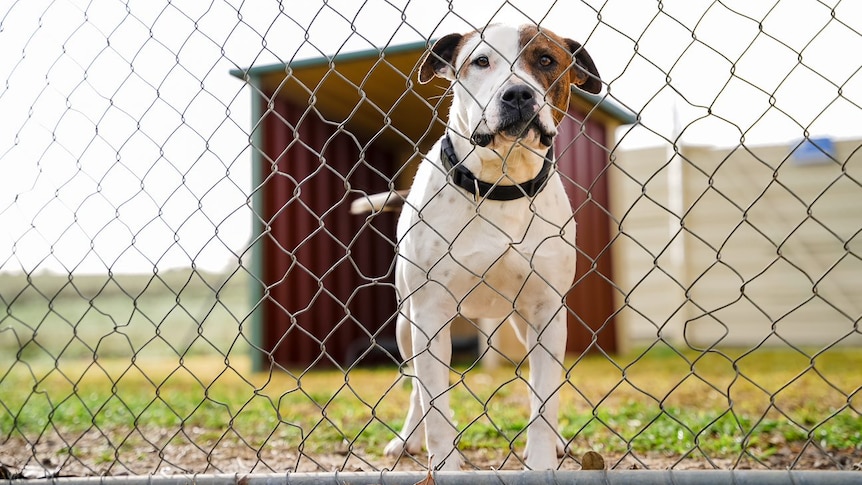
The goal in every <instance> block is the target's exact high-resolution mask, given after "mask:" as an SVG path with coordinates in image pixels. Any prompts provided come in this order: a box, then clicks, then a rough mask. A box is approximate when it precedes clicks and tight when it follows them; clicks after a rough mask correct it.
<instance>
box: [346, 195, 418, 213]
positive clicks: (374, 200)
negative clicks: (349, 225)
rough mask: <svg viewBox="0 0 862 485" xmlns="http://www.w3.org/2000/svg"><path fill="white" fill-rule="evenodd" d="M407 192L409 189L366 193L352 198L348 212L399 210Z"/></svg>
mask: <svg viewBox="0 0 862 485" xmlns="http://www.w3.org/2000/svg"><path fill="white" fill-rule="evenodd" d="M408 192H409V190H395V191H392V192H380V193H379V194H371V195H366V196H365V197H361V198H359V199H356V200H354V201H353V202H352V203H351V204H350V213H351V214H367V213H369V212H371V213H377V212H401V207H402V206H403V205H404V199H406V198H407V193H408Z"/></svg>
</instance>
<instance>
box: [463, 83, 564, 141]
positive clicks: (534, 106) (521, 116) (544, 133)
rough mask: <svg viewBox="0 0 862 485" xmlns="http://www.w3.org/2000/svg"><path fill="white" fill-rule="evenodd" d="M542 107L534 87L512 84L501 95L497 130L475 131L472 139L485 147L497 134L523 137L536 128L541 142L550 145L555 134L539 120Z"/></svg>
mask: <svg viewBox="0 0 862 485" xmlns="http://www.w3.org/2000/svg"><path fill="white" fill-rule="evenodd" d="M540 108H541V107H540V105H539V102H538V100H537V99H536V92H535V91H534V90H533V89H532V88H530V87H529V86H526V85H523V84H518V85H514V86H511V87H509V88H507V89H506V90H505V91H503V94H502V96H500V122H499V126H498V127H497V128H496V130H494V132H493V133H478V132H477V133H474V134H473V136H472V137H471V139H472V141H473V143H475V144H476V145H479V146H481V147H485V146H488V145H489V144H490V143H491V142H492V141H493V140H494V137H495V136H496V135H497V134H503V135H506V136H508V137H510V138H521V137H523V136H524V135H526V134H527V133H528V132H529V131H530V130H536V133H537V134H538V135H539V142H540V143H542V144H543V145H544V146H546V147H550V146H551V145H552V144H553V142H554V135H555V134H554V133H551V132H550V130H548V129H546V128H545V127H544V126H543V125H542V123H541V122H540V121H539V110H540Z"/></svg>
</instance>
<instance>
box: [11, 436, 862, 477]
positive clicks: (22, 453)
mask: <svg viewBox="0 0 862 485" xmlns="http://www.w3.org/2000/svg"><path fill="white" fill-rule="evenodd" d="M70 445H72V446H71V447H70ZM70 449H71V450H72V451H70ZM119 449H120V451H116V450H117V447H114V446H112V445H111V444H109V443H108V442H107V440H106V438H105V437H104V436H101V435H99V434H97V433H88V434H85V435H82V436H79V437H77V438H76V440H75V441H74V442H71V443H70V442H69V441H67V440H61V439H45V440H42V441H41V442H40V443H38V444H37V445H36V446H35V447H34V446H32V445H30V444H28V443H27V442H25V441H24V440H22V439H15V438H10V439H7V440H6V441H5V442H3V443H2V444H0V464H2V469H0V479H2V478H7V479H8V478H13V479H14V478H42V477H53V476H74V477H80V476H127V475H148V474H158V475H172V474H182V473H213V474H215V473H240V474H244V473H285V472H333V471H345V472H360V471H365V472H371V471H380V470H396V471H421V470H424V469H425V459H426V458H425V457H424V456H422V457H415V458H414V457H402V458H401V459H400V460H397V461H396V460H394V459H390V458H387V457H381V456H380V455H379V454H378V453H377V452H375V453H371V452H369V451H368V450H364V449H361V448H354V449H352V450H351V449H349V447H348V446H346V445H342V446H334V447H333V450H332V452H330V453H315V454H306V453H301V452H299V451H298V450H296V449H293V450H290V449H286V448H285V449H282V448H281V447H280V446H279V444H278V443H271V444H269V445H267V446H266V447H265V448H264V449H263V450H261V451H257V450H256V449H253V448H252V447H250V446H247V445H245V444H243V443H241V442H236V443H230V444H228V443H227V442H221V443H220V444H219V445H218V446H215V447H211V448H210V449H209V450H208V449H206V448H205V447H204V446H202V445H200V444H192V443H186V444H178V445H169V446H166V447H164V448H163V449H161V451H160V450H159V449H158V447H156V446H154V445H153V444H152V443H146V442H142V443H139V444H135V445H130V444H129V443H126V444H123V445H122V446H120V447H119ZM375 451H376V450H375ZM583 451H586V450H583ZM583 451H580V452H579V453H583ZM463 454H464V457H465V461H466V462H467V463H468V464H467V465H465V467H464V470H492V469H496V470H501V469H503V470H505V469H514V470H519V469H522V468H523V463H522V462H521V459H520V458H519V456H518V455H517V452H510V451H509V450H497V449H493V450H492V449H481V450H467V451H465V452H463ZM603 458H604V462H605V467H606V468H608V469H653V470H655V469H675V470H687V469H731V468H735V469H779V470H780V469H788V468H791V469H800V470H802V469H806V470H810V469H816V470H862V450H860V449H856V450H844V451H836V450H829V451H824V450H821V449H819V448H818V447H817V446H814V445H813V444H809V445H808V446H807V447H802V448H794V449H792V448H789V447H787V448H783V449H779V450H778V451H777V452H775V453H773V454H771V456H769V457H767V458H760V459H759V460H758V459H755V458H754V457H752V456H749V455H742V456H741V457H736V458H733V459H729V458H722V459H714V458H710V459H707V458H706V457H704V456H703V454H697V455H695V454H692V456H689V457H680V456H663V455H661V454H628V455H621V454H605V455H604V456H603ZM560 469H564V470H578V469H581V463H580V459H579V458H578V457H574V456H566V457H564V458H563V459H561V464H560Z"/></svg>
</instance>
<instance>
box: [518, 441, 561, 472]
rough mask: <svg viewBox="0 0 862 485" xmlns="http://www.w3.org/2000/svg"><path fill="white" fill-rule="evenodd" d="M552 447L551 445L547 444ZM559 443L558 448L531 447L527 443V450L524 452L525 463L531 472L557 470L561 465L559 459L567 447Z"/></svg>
mask: <svg viewBox="0 0 862 485" xmlns="http://www.w3.org/2000/svg"><path fill="white" fill-rule="evenodd" d="M547 444H548V445H550V443H547ZM560 445H561V444H560V443H557V446H556V448H551V446H530V444H529V443H527V449H526V450H524V463H525V464H526V465H527V468H528V469H529V470H555V469H557V467H558V466H559V465H560V460H559V458H560V457H561V456H563V455H562V454H561V451H560V450H561V449H562V452H563V453H565V447H562V448H561V446H560Z"/></svg>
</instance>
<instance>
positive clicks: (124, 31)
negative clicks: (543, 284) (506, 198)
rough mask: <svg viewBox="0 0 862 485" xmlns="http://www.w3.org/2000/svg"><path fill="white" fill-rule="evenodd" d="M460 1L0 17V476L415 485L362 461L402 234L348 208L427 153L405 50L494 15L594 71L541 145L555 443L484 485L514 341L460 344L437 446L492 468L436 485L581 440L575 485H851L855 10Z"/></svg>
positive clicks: (392, 359) (476, 333) (387, 420)
mask: <svg viewBox="0 0 862 485" xmlns="http://www.w3.org/2000/svg"><path fill="white" fill-rule="evenodd" d="M468 3H469V2H466V3H465V4H462V3H457V2H448V3H446V2H441V3H439V4H437V3H432V2H422V3H420V2H390V1H374V0H372V1H368V2H362V3H361V4H359V3H357V4H353V3H350V2H327V1H323V2H304V3H302V4H296V3H291V2H287V3H282V2H273V3H272V4H269V3H267V4H264V3H255V4H248V3H237V2H231V1H212V2H209V3H194V2H173V1H172V2H163V3H162V2H152V1H150V2H134V1H130V2H115V1H108V0H104V1H94V2H78V1H73V0H68V1H65V0H64V1H47V0H46V1H29V0H28V1H27V2H23V1H12V2H7V3H6V4H5V6H4V7H3V9H2V10H4V11H3V12H2V14H0V44H2V45H3V46H4V47H3V49H2V52H0V78H2V80H3V82H4V83H3V85H2V87H0V227H3V228H4V234H5V235H4V236H3V237H2V238H0V465H2V473H3V476H2V477H3V478H5V479H28V478H29V479H35V478H46V477H52V478H59V477H66V478H60V480H59V482H60V483H70V484H71V483H78V482H82V481H83V482H86V481H89V480H90V479H86V478H72V477H91V476H111V477H112V479H111V480H112V481H113V480H126V481H129V482H135V481H139V480H143V479H145V478H144V477H148V478H146V480H147V483H152V482H159V481H165V482H167V481H172V482H171V483H173V480H178V481H181V482H183V483H185V482H186V481H195V482H197V483H200V482H201V481H212V482H213V484H214V485H215V484H216V483H221V482H223V481H226V480H227V481H230V480H233V479H232V478H226V477H240V476H244V475H246V474H260V473H276V474H284V473H287V474H288V475H286V476H282V477H281V478H284V480H285V481H286V482H287V483H292V482H302V483H330V482H333V483H334V481H335V480H337V481H338V483H354V482H353V481H352V480H357V481H356V482H355V483H359V482H361V481H362V480H366V479H368V478H369V477H372V478H373V477H378V478H379V482H380V483H396V482H397V483H408V482H409V483H415V481H416V480H417V479H418V478H417V477H419V478H421V477H422V473H423V471H424V470H425V469H426V468H427V463H428V461H427V458H426V457H425V456H424V455H420V456H409V455H407V454H405V455H404V456H401V457H400V458H393V457H389V456H386V455H385V454H384V453H383V449H384V447H385V445H386V443H387V442H388V441H389V440H390V439H392V438H394V437H395V436H396V434H397V433H398V430H400V429H401V425H402V422H403V419H404V417H403V412H404V410H405V409H406V406H407V403H408V401H409V393H410V391H409V389H408V388H407V387H406V384H407V382H408V381H409V377H410V376H411V375H412V370H411V369H410V366H409V365H405V363H404V362H403V359H402V357H401V356H400V355H399V353H398V349H397V347H396V344H395V331H394V326H395V318H396V316H397V314H398V307H397V303H396V298H395V289H394V285H393V270H394V261H395V245H396V236H395V224H396V220H397V217H398V215H397V213H392V212H380V213H374V214H371V215H367V214H365V215H357V214H353V213H351V210H350V207H351V203H353V202H354V201H356V200H367V198H368V197H369V196H373V195H374V194H377V193H383V192H390V191H395V190H402V189H406V188H407V187H408V186H409V183H410V181H411V180H412V177H413V173H414V171H415V167H416V165H417V162H418V161H419V160H421V159H422V157H423V154H424V153H426V152H427V151H428V150H429V149H430V148H431V146H432V145H433V143H434V142H435V141H436V140H437V139H438V137H439V136H440V135H441V134H442V132H443V127H444V126H445V122H446V121H445V120H446V115H447V114H448V109H449V105H448V103H449V98H450V97H451V96H450V95H451V92H449V91H448V90H447V86H446V85H445V84H444V83H442V82H436V83H435V82H432V83H429V84H420V83H419V82H418V80H417V69H418V62H419V59H420V58H421V56H422V55H423V54H424V52H425V51H426V50H427V48H428V47H429V45H430V44H431V43H432V42H433V40H434V39H437V38H440V37H441V36H443V35H446V34H448V33H450V32H467V31H471V30H475V29H479V30H481V29H482V28H484V27H486V26H488V25H490V24H492V23H497V22H501V23H514V24H524V23H527V24H537V25H540V26H541V27H542V28H547V29H551V30H553V31H555V32H557V33H560V34H562V35H565V36H568V37H572V38H574V39H576V40H578V41H580V42H582V43H583V45H584V47H585V48H586V49H588V50H589V52H590V54H591V56H592V57H593V58H594V59H595V60H596V64H597V65H598V68H599V71H600V72H601V78H602V92H601V93H600V94H599V95H597V96H594V95H588V94H585V93H583V92H581V91H578V90H575V91H573V97H572V101H571V106H570V109H569V111H568V113H566V115H565V116H564V120H563V121H562V123H561V125H560V134H559V136H558V137H557V142H556V146H555V155H556V157H557V160H556V166H557V170H558V171H559V172H560V174H561V176H562V179H563V182H564V185H565V186H566V191H567V193H568V196H569V199H570V202H571V203H572V207H573V209H574V212H575V216H574V220H575V222H577V224H578V236H577V237H578V239H577V250H578V268H577V274H576V276H575V281H574V282H573V285H572V287H571V289H570V291H569V292H568V293H567V294H566V295H565V305H566V313H567V314H568V320H567V325H568V341H567V356H566V359H565V361H564V362H562V363H560V364H561V365H562V371H563V374H564V382H561V383H560V387H559V388H558V389H557V393H558V394H559V395H560V397H561V401H562V410H561V429H560V433H561V439H562V441H564V442H565V443H566V446H567V449H568V453H567V454H566V455H565V456H564V457H562V458H560V461H559V468H560V470H558V471H557V472H555V473H556V475H554V474H550V473H534V474H531V473H522V472H516V471H512V470H511V469H522V468H523V467H524V466H525V458H524V456H523V448H524V441H525V438H526V437H525V433H524V428H525V426H526V425H527V424H528V422H529V415H528V402H529V399H528V389H527V388H528V385H527V384H526V382H527V377H526V376H527V375H528V373H529V369H528V364H527V361H528V357H527V355H528V354H529V353H530V352H531V351H533V350H527V351H525V350H524V349H522V348H520V347H519V345H518V343H517V341H516V340H517V339H516V338H515V336H514V333H512V332H511V331H510V330H509V329H508V327H506V326H503V325H502V324H501V325H500V326H497V327H490V328H489V327H487V326H483V324H482V323H481V322H473V321H470V320H468V319H459V320H457V321H454V322H453V323H452V334H453V343H454V349H453V350H454V352H453V354H454V357H455V358H454V363H453V364H452V366H451V367H452V368H451V370H452V372H451V384H452V387H451V395H452V397H453V402H454V403H455V406H454V407H455V409H454V420H455V422H456V425H457V426H458V429H459V435H458V440H459V441H460V447H459V450H460V451H456V453H460V454H461V455H462V456H463V458H464V460H465V463H466V466H467V467H469V468H470V469H471V470H484V471H488V470H492V469H493V470H501V469H507V470H508V471H501V472H495V473H494V474H486V473H482V474H479V475H475V474H471V472H466V471H465V473H462V474H455V475H451V476H447V475H445V474H443V475H440V477H443V478H441V480H440V481H441V482H444V481H447V480H449V479H451V480H452V481H453V483H454V482H455V481H464V480H471V483H473V482H472V480H473V479H476V480H478V479H479V478H480V477H481V479H482V480H485V479H487V480H495V481H499V480H504V479H505V480H510V479H511V480H515V481H519V483H522V480H535V481H537V482H541V483H546V482H548V483H551V482H553V483H556V482H554V480H568V479H569V478H571V477H575V475H570V473H573V472H572V470H579V469H580V468H581V467H582V464H583V463H582V457H583V455H584V452H586V451H588V450H593V451H596V452H598V453H600V455H601V456H602V457H603V458H604V462H605V465H606V466H607V468H610V469H613V470H612V471H609V472H607V473H605V472H582V473H583V475H577V477H578V479H584V480H596V481H601V483H629V482H630V481H637V482H638V483H665V482H667V481H670V480H672V481H673V482H674V483H685V482H686V481H689V480H690V481H699V480H702V479H709V480H713V479H715V480H717V479H721V480H724V479H728V480H729V479H733V480H735V481H737V482H739V483H744V482H745V481H746V480H756V481H760V480H776V481H777V480H785V479H787V478H788V477H790V478H792V480H794V481H795V482H798V483H807V482H808V481H816V482H818V483H820V482H821V480H823V481H826V480H829V481H832V483H843V480H854V479H858V476H857V474H852V473H851V474H843V473H834V472H832V471H834V470H842V471H846V470H857V471H858V470H859V469H860V467H862V424H860V423H862V392H860V389H862V373H860V372H859V371H858V369H859V368H860V366H862V357H860V352H859V346H860V345H862V329H860V324H859V322H860V316H862V290H860V289H859V284H858V281H857V280H858V275H859V274H860V271H862V257H860V256H862V246H860V237H862V236H860V234H862V205H860V204H859V203H858V202H859V200H862V153H860V147H862V137H860V136H859V131H858V126H860V122H862V68H860V67H859V65H858V62H856V61H855V60H853V58H852V53H853V52H858V51H859V50H860V48H862V33H860V32H862V23H860V21H859V19H862V12H860V11H859V6H858V5H856V4H854V3H852V2H848V1H846V0H844V1H833V2H825V1H813V0H810V1H808V0H795V1H791V0H776V1H774V2H771V3H770V4H769V5H767V4H764V3H756V2H719V1H713V2H680V3H679V4H677V3H668V2H659V3H648V2H640V3H639V4H638V5H632V4H631V2H625V1H616V0H607V1H604V2H590V1H583V2H559V1H553V0H551V1H546V2H519V1H506V2H501V3H500V4H499V5H494V6H493V8H489V7H488V6H487V5H485V4H481V5H479V2H473V3H469V4H468ZM836 55H837V56H840V62H836V61H835V58H836V57H835V56H836ZM396 197H400V196H396ZM585 468H586V467H585ZM750 468H753V469H756V470H762V471H767V470H771V472H770V473H763V474H758V472H755V471H750V470H748V469H750ZM787 468H790V469H792V470H793V473H792V475H788V474H787V472H778V471H777V470H784V469H787ZM641 469H661V470H664V469H670V470H671V471H670V472H660V473H659V472H647V471H643V470H641ZM689 469H720V470H721V471H710V472H705V471H692V470H689ZM630 470H639V471H638V472H635V471H630ZM820 470H832V471H830V472H825V471H820ZM299 472H303V473H304V472H316V473H319V472H324V474H322V475H310V474H309V475H302V474H301V473H300V475H296V473H299ZM153 474H157V475H172V477H161V476H155V477H152V476H151V475H153ZM186 474H195V475H194V476H193V477H192V478H189V475H186ZM199 474H205V475H206V476H203V477H202V475H199ZM121 475H131V477H126V478H113V477H116V476H121ZM255 477H257V478H255ZM271 478H272V477H271V476H267V477H263V478H260V477H258V476H257V475H250V476H249V477H247V478H243V479H241V480H239V481H242V482H244V483H246V484H248V483H250V482H254V481H257V480H258V479H260V480H267V481H269V480H270V479H271ZM650 480H652V481H650ZM177 483H179V482H177Z"/></svg>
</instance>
